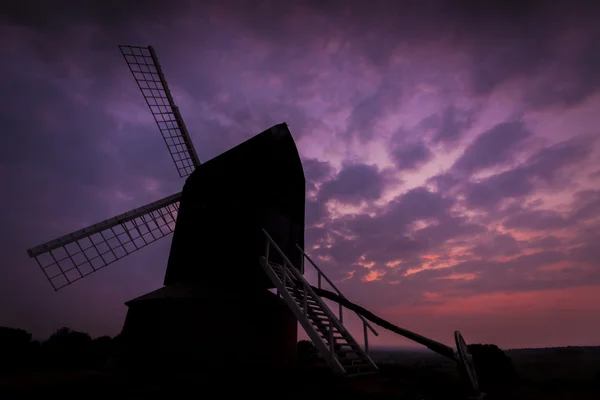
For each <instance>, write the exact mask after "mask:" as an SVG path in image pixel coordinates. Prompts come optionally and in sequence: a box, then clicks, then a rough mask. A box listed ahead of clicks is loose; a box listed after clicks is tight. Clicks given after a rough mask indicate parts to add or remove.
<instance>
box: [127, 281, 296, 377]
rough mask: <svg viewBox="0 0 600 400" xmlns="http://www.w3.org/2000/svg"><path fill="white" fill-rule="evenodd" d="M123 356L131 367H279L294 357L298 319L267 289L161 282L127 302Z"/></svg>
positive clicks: (289, 362) (293, 359)
mask: <svg viewBox="0 0 600 400" xmlns="http://www.w3.org/2000/svg"><path fill="white" fill-rule="evenodd" d="M126 305H127V306H128V307H129V310H128V312H127V317H126V319H125V324H124V327H123V331H122V333H121V334H122V339H123V344H124V348H123V357H122V361H123V362H124V363H125V364H126V365H129V366H131V367H134V366H135V367H138V368H150V369H153V370H157V369H163V367H164V368H165V369H169V370H172V369H173V368H176V369H179V368H181V369H194V370H196V369H198V370H203V369H215V368H237V367H240V366H250V365H252V366H263V367H275V368H277V367H281V366H287V365H291V364H293V363H294V362H295V361H296V343H297V338H298V332H297V321H296V318H295V317H294V315H293V314H292V312H291V311H290V310H289V309H288V307H287V306H286V304H285V303H284V302H283V301H282V300H281V299H280V298H279V297H277V296H276V295H275V294H273V293H271V292H269V291H267V290H261V291H256V290H254V291H251V290H248V291H245V290H236V293H228V292H227V291H222V292H215V291H214V289H213V290H210V289H207V288H206V287H200V286H194V285H190V284H185V285H182V284H177V285H169V286H165V287H163V288H161V289H158V290H156V291H154V292H151V293H148V294H146V295H144V296H141V297H139V298H136V299H133V300H131V301H129V302H127V303H126Z"/></svg>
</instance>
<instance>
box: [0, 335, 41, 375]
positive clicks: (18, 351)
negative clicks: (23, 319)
mask: <svg viewBox="0 0 600 400" xmlns="http://www.w3.org/2000/svg"><path fill="white" fill-rule="evenodd" d="M36 343H37V342H32V341H31V333H29V332H27V331H25V330H23V329H16V328H8V327H4V326H0V355H1V356H0V370H12V369H20V368H23V367H26V366H28V365H29V364H31V362H32V358H33V356H34V355H35V350H36V347H35V344H36ZM37 344H38V345H39V343H37Z"/></svg>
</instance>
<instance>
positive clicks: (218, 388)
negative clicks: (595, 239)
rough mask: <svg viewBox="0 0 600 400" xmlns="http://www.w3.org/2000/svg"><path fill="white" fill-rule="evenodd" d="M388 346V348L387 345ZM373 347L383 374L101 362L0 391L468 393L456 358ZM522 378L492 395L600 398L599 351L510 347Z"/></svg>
mask: <svg viewBox="0 0 600 400" xmlns="http://www.w3.org/2000/svg"><path fill="white" fill-rule="evenodd" d="M390 354H391V353H390ZM390 354H383V355H382V354H379V355H376V354H374V356H373V357H374V358H375V359H377V358H379V359H380V360H381V363H382V365H381V369H380V372H379V373H378V374H374V375H368V376H362V377H356V378H350V379H339V378H335V377H333V376H332V375H331V374H330V373H329V372H328V371H327V369H324V368H322V367H319V366H299V367H297V368H294V369H289V370H278V371H266V370H256V369H254V370H252V369H250V370H249V369H244V370H236V369H233V370H228V371H215V370H212V371H210V372H191V371H188V372H186V373H175V372H173V370H172V369H170V371H171V372H170V373H169V372H157V371H155V372H144V373H139V372H138V373H135V372H131V371H130V372H125V371H122V370H121V371H119V370H117V369H115V368H104V369H102V370H87V371H86V370H67V369H64V370H53V371H50V370H38V371H29V372H21V373H12V374H5V375H4V376H2V377H0V398H2V399H9V398H25V397H28V398H29V396H31V395H38V396H44V397H45V398H50V397H53V398H54V397H55V396H60V397H62V398H65V397H67V398H71V397H73V398H75V397H79V398H85V399H90V398H107V397H109V396H111V397H119V398H140V399H141V398H144V399H145V398H149V397H150V398H155V397H156V398H158V397H162V398H165V397H166V398H174V397H175V396H185V397H189V396H194V397H202V398H206V399H212V398H215V399H217V398H227V397H230V396H240V395H242V396H244V397H245V398H248V397H255V396H260V398H261V399H271V398H272V399H301V398H302V399H305V398H307V397H309V398H310V399H332V398H334V399H335V398H350V399H392V398H393V399H410V400H412V399H419V400H420V399H432V400H433V399H444V400H448V399H465V398H467V396H468V392H467V391H466V390H465V388H464V387H463V385H462V381H461V380H460V378H459V375H458V372H457V371H456V369H455V368H454V365H453V363H452V362H448V361H446V360H445V359H443V358H439V357H436V356H435V355H434V356H432V355H428V354H427V353H419V354H417V353H414V354H400V353H397V354H396V353H395V354H391V355H390ZM508 354H509V355H510V357H511V358H512V359H513V362H514V364H515V367H516V369H517V370H518V371H519V374H520V377H521V379H519V381H517V382H513V383H510V384H506V383H505V384H496V385H488V387H487V388H486V389H487V390H486V392H487V394H488V396H487V397H486V398H488V399H544V400H546V399H547V400H553V399H577V400H585V399H590V400H591V399H594V400H597V399H599V398H600V351H599V350H598V349H596V350H590V351H573V350H571V351H566V350H565V351H562V352H561V351H544V350H535V351H512V352H510V351H509V352H508Z"/></svg>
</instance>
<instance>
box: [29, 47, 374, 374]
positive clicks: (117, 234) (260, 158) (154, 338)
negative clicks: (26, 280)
mask: <svg viewBox="0 0 600 400" xmlns="http://www.w3.org/2000/svg"><path fill="white" fill-rule="evenodd" d="M119 48H120V50H121V53H122V55H123V57H124V58H125V61H126V63H127V65H128V66H129V69H130V71H131V73H132V74H133V76H134V78H135V81H136V83H137V85H138V87H139V89H140V90H141V92H142V94H143V97H144V99H145V101H146V104H147V105H148V107H149V108H150V111H151V113H152V115H153V117H154V120H155V121H156V124H157V125H158V128H159V130H160V133H161V134H162V137H163V139H164V142H165V144H166V146H167V149H168V150H169V153H170V155H171V158H172V159H173V162H174V163H175V166H176V168H177V172H178V173H179V176H180V177H182V178H186V181H185V184H184V187H183V190H182V191H181V192H179V193H175V194H173V195H171V196H168V197H165V198H163V199H160V200H157V201H155V202H153V203H150V204H147V205H145V206H142V207H139V208H136V209H134V210H131V211H129V212H126V213H123V214H121V215H118V216H116V217H113V218H109V219H107V220H105V221H102V222H99V223H97V224H94V225H91V226H89V227H86V228H83V229H80V230H78V231H75V232H72V233H70V234H68V235H65V236H62V237H59V238H57V239H54V240H51V241H49V242H47V243H44V244H41V245H39V246H36V247H33V248H31V249H29V250H28V251H27V252H28V254H29V256H30V257H32V258H35V259H36V261H37V262H38V264H39V266H40V268H41V269H42V271H43V272H44V274H45V275H46V277H47V279H48V280H49V281H50V283H51V284H52V286H53V287H54V289H55V290H60V289H62V288H64V287H65V286H67V285H70V284H72V283H74V282H76V281H78V280H80V279H82V278H84V277H86V276H88V275H90V274H92V273H94V272H96V271H98V270H100V269H102V268H104V267H106V266H108V265H110V264H112V263H115V262H116V261H118V260H121V259H122V258H124V257H126V256H127V255H129V254H131V253H133V252H136V251H138V250H140V249H142V248H144V247H145V246H147V245H149V244H151V243H153V242H155V241H157V240H159V239H161V238H163V237H165V236H167V235H169V234H171V233H174V234H173V239H172V244H171V250H170V254H169V260H168V264H167V269H166V273H165V279H164V286H163V287H162V288H159V289H158V290H155V291H153V292H151V293H148V294H145V295H143V296H140V297H138V298H136V299H133V300H131V301H129V302H127V303H126V305H127V306H128V307H129V308H128V312H127V317H126V319H125V323H124V326H123V331H122V335H123V337H124V338H125V339H126V341H127V342H128V343H129V345H128V348H129V352H130V355H131V357H130V358H131V359H135V360H137V362H138V364H146V363H150V362H151V361H153V362H156V360H161V361H160V362H162V363H163V364H165V363H166V364H167V365H174V364H173V361H177V362H178V363H179V362H182V361H188V362H200V361H199V360H204V361H202V362H204V363H205V362H206V359H207V358H210V359H211V366H215V365H216V361H217V360H219V359H220V360H227V362H228V363H232V362H234V363H235V364H240V363H244V362H250V363H251V364H253V365H256V364H263V365H272V366H273V365H275V366H279V365H282V364H287V363H290V362H292V361H293V360H294V358H295V352H296V342H297V324H298V322H299V323H300V324H301V325H302V327H303V328H304V329H305V330H306V331H307V333H308V335H309V336H310V337H311V339H312V340H313V342H314V343H315V346H316V347H317V348H318V349H319V351H320V352H321V354H322V355H323V358H324V359H325V361H326V362H327V363H328V364H329V366H330V367H331V368H332V369H333V370H334V371H335V372H336V373H339V374H342V375H353V374H360V373H369V372H373V371H376V370H377V366H376V365H375V364H374V363H373V361H372V360H371V359H370V357H369V356H368V355H367V352H366V350H367V349H366V348H365V350H363V349H362V348H361V346H359V344H358V343H357V342H356V340H355V339H354V338H353V337H352V336H351V335H350V333H349V332H348V330H347V329H346V328H345V327H344V326H343V324H342V316H341V315H340V317H336V316H335V315H334V314H333V312H332V311H331V310H330V309H329V308H328V307H327V306H326V305H325V303H324V302H323V300H322V299H321V298H320V297H319V296H318V295H317V294H316V292H315V291H314V290H313V288H312V287H311V286H310V285H309V284H308V282H307V281H306V280H305V279H304V277H303V272H304V259H305V257H306V254H305V253H304V250H303V248H304V205H305V204H304V202H305V186H306V183H305V178H304V172H303V169H302V163H301V161H300V157H299V155H298V151H297V148H296V145H295V143H294V140H293V138H292V136H291V133H290V131H289V129H288V127H287V125H286V124H285V123H283V124H279V125H275V126H273V127H271V128H270V129H268V130H266V131H264V132H262V133H260V134H258V135H256V136H254V137H252V138H250V139H248V140H247V141H245V142H243V143H241V144H239V145H238V146H236V147H234V148H232V149H230V150H228V151H226V152H225V153H223V154H221V155H219V156H217V157H215V158H213V159H211V160H209V161H207V162H205V163H202V164H201V163H200V160H199V159H198V156H197V154H196V151H195V149H194V146H193V145H192V141H191V138H190V135H189V133H188V131H187V128H186V126H185V123H184V122H183V119H182V117H181V114H180V112H179V109H178V108H177V106H176V105H175V102H174V100H173V97H172V95H171V92H170V90H169V88H168V86H167V82H166V79H165V76H164V74H163V71H162V68H161V66H160V63H159V62H158V58H157V56H156V53H155V51H154V49H153V48H152V47H151V46H148V47H139V46H119ZM321 276H324V275H323V274H322V272H319V281H320V279H321ZM325 278H326V277H325ZM266 289H276V290H277V294H275V293H273V292H271V291H269V290H266ZM361 318H362V317H361ZM363 323H364V324H365V347H366V346H367V342H366V329H367V327H368V328H370V329H371V330H372V331H373V332H375V333H376V331H375V330H374V329H373V328H372V327H371V326H370V325H369V324H368V322H367V321H366V320H364V319H363ZM194 360H195V361H194ZM188 364H189V363H188Z"/></svg>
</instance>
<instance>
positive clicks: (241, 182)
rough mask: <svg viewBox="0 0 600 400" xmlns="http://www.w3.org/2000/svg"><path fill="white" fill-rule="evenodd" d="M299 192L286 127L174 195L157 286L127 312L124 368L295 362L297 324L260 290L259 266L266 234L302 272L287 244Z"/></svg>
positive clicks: (218, 162)
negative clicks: (176, 205) (169, 235)
mask: <svg viewBox="0 0 600 400" xmlns="http://www.w3.org/2000/svg"><path fill="white" fill-rule="evenodd" d="M304 192H305V180H304V174H303V171H302V164H301V162H300V158H299V156H298V152H297V150H296V146H295V144H294V141H293V138H292V136H291V134H290V132H289V130H288V128H287V126H286V125H285V124H280V125H276V126H274V127H272V128H270V129H268V130H266V131H264V132H262V133H260V134H258V135H256V136H254V137H253V138H251V139H249V140H247V141H246V142H244V143H242V144H240V145H238V146H236V147H234V148H233V149H231V150H229V151H227V152H225V153H223V154H221V155H220V156H218V157H216V158H214V159H212V160H210V161H208V162H206V163H204V164H202V165H201V166H200V167H198V168H197V169H196V170H195V171H194V172H193V173H192V174H191V175H190V176H189V178H188V179H187V181H186V183H185V185H184V187H183V191H182V195H181V200H180V206H179V213H178V216H177V223H176V225H175V231H174V233H173V241H172V244H171V252H170V255H169V262H168V265H167V272H166V276H165V282H164V284H165V286H164V287H163V288H161V289H159V290H156V291H154V292H152V293H149V294H147V295H144V296H141V297H139V298H136V299H133V300H131V301H129V302H127V303H126V304H127V306H128V307H129V310H128V314H127V317H126V321H125V325H124V328H123V338H124V340H125V341H126V343H127V348H128V349H129V354H128V362H130V363H135V364H137V365H144V366H148V365H155V364H156V363H157V362H158V363H159V364H160V365H178V366H184V367H185V368H188V367H189V366H190V363H191V364H198V363H201V362H202V360H204V359H206V358H207V357H209V358H210V359H211V360H212V361H211V367H214V366H215V364H217V365H218V363H232V362H233V363H234V364H235V365H244V364H251V365H253V366H257V365H263V366H275V365H285V364H290V363H292V362H294V360H295V352H296V342H297V320H296V318H295V317H294V315H293V314H292V313H291V312H290V310H289V309H288V307H287V306H286V305H285V303H284V302H283V301H282V300H281V299H280V298H278V297H277V296H276V295H274V294H273V293H271V292H269V291H267V290H266V289H267V288H272V287H273V283H272V282H271V281H270V279H269V278H268V276H267V275H266V274H265V272H264V271H263V269H262V268H261V266H260V264H259V258H260V256H261V255H262V254H263V253H264V250H265V243H264V236H263V233H262V228H263V227H266V228H267V229H269V231H270V232H272V235H273V237H274V238H275V240H277V241H278V242H279V243H281V247H282V249H284V250H285V251H287V252H288V253H289V254H296V255H297V256H296V260H295V261H296V263H295V265H302V263H301V262H300V261H301V260H300V257H301V255H302V254H301V253H300V252H299V251H298V250H297V249H295V244H296V243H298V244H302V245H303V242H304V196H305V193H304ZM294 250H295V251H294ZM279 262H281V260H280V261H279ZM207 343H210V345H209V346H207V345H206V344H207Z"/></svg>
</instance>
